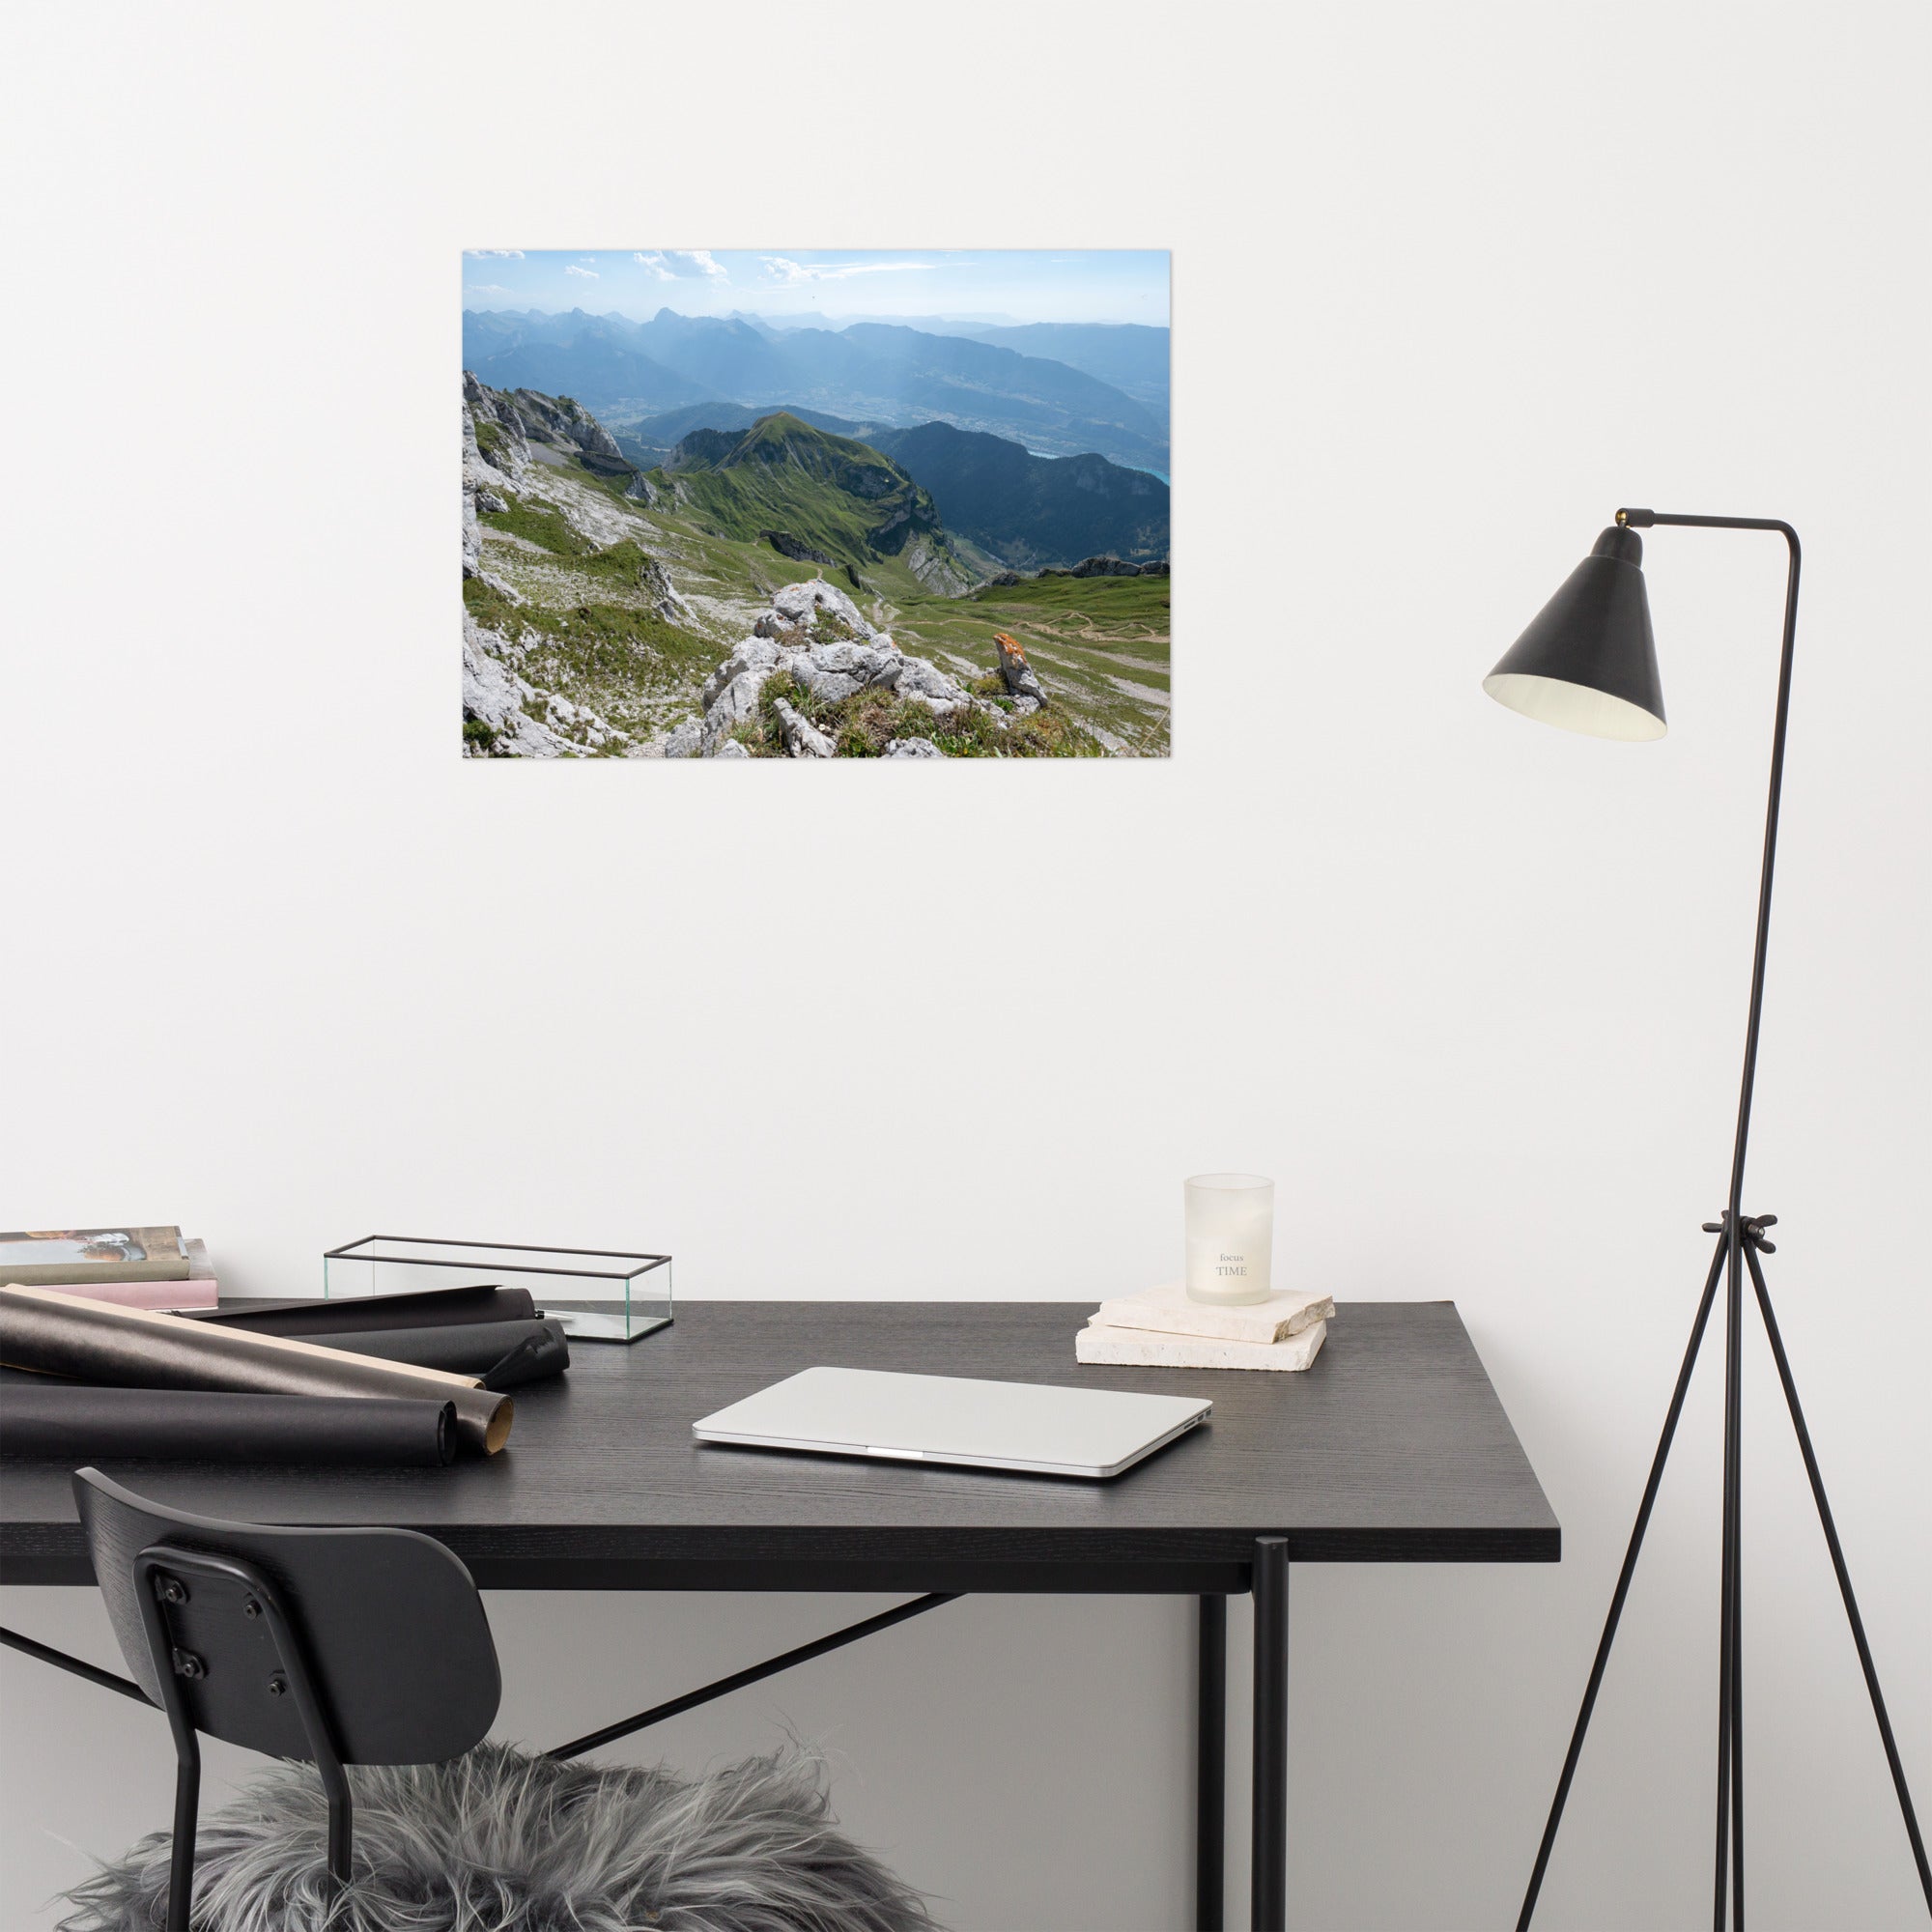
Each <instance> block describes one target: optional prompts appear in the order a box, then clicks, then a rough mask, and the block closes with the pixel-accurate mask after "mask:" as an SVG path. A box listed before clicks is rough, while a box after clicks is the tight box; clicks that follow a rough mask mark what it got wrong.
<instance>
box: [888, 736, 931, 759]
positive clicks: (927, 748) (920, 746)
mask: <svg viewBox="0 0 1932 1932" xmlns="http://www.w3.org/2000/svg"><path fill="white" fill-rule="evenodd" d="M945 755H946V753H944V752H942V751H941V750H940V749H939V747H938V746H937V745H935V744H934V743H933V742H932V740H931V739H930V738H895V739H894V740H893V741H892V742H891V743H890V744H889V745H888V746H887V747H886V756H887V757H889V758H943V757H945Z"/></svg>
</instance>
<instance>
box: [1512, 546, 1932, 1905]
mask: <svg viewBox="0 0 1932 1932" xmlns="http://www.w3.org/2000/svg"><path fill="white" fill-rule="evenodd" d="M1617 523H1618V524H1619V525H1620V526H1630V527H1634V528H1637V529H1646V528H1649V527H1650V526H1652V525H1655V524H1673V525H1685V526H1691V527H1694V528H1699V529H1720V530H1776V532H1777V533H1778V534H1779V535H1781V536H1782V537H1783V538H1784V541H1785V544H1786V547H1787V549H1788V551H1789V554H1790V569H1789V572H1788V574H1787V576H1786V579H1785V592H1784V642H1783V649H1782V652H1781V654H1780V657H1779V661H1778V670H1777V714H1776V723H1775V724H1774V725H1773V727H1772V740H1771V796H1770V802H1769V804H1768V805H1767V807H1766V809H1765V820H1764V863H1763V867H1762V869H1761V871H1760V873H1759V876H1758V897H1757V938H1756V944H1755V947H1754V949H1753V952H1752V957H1751V988H1750V1016H1749V1019H1748V1021H1747V1025H1746V1028H1745V1066H1744V1081H1743V1086H1742V1090H1741V1092H1740V1094H1739V1097H1738V1129H1737V1138H1736V1140H1735V1142H1734V1143H1733V1145H1732V1150H1731V1186H1730V1194H1729V1196H1728V1198H1727V1201H1726V1205H1725V1208H1724V1211H1723V1213H1722V1214H1721V1215H1720V1216H1719V1218H1718V1219H1717V1220H1716V1221H1707V1222H1706V1223H1705V1224H1704V1232H1705V1233H1706V1234H1712V1235H1716V1236H1718V1247H1717V1252H1716V1253H1715V1254H1714V1255H1713V1256H1712V1258H1711V1268H1710V1272H1709V1274H1707V1275H1706V1277H1705V1280H1704V1293H1703V1295H1702V1297H1701V1298H1700V1299H1699V1301H1698V1303H1697V1316H1696V1320H1695V1321H1693V1322H1692V1323H1691V1324H1690V1346H1689V1348H1687V1349H1686V1350H1685V1351H1684V1366H1683V1367H1682V1368H1681V1369H1680V1370H1679V1371H1678V1374H1677V1386H1676V1388H1675V1389H1674V1390H1673V1391H1672V1393H1671V1397H1670V1406H1669V1408H1668V1410H1667V1411H1666V1412H1665V1414H1664V1418H1663V1434H1662V1436H1661V1437H1660V1438H1659V1439H1658V1444H1657V1454H1656V1456H1655V1457H1654V1458H1653V1459H1652V1462H1651V1465H1650V1480H1649V1481H1648V1482H1647V1483H1646V1484H1645V1485H1644V1491H1643V1500H1642V1501H1641V1502H1640V1503H1639V1504H1638V1506H1637V1513H1636V1523H1635V1526H1634V1528H1633V1529H1632V1531H1631V1539H1630V1547H1629V1548H1627V1549H1626V1550H1625V1552H1624V1562H1623V1568H1622V1570H1621V1571H1619V1572H1618V1575H1617V1584H1616V1588H1615V1590H1614V1591H1613V1592H1612V1593H1611V1596H1610V1609H1609V1615H1608V1616H1607V1617H1606V1618H1605V1623H1604V1634H1603V1636H1602V1638H1601V1639H1600V1640H1599V1642H1598V1644H1597V1655H1596V1660H1595V1662H1593V1663H1592V1664H1591V1666H1590V1676H1589V1681H1588V1683H1587V1684H1586V1685H1585V1686H1584V1690H1583V1703H1582V1708H1581V1709H1580V1710H1579V1711H1578V1712H1577V1727H1576V1729H1575V1730H1574V1731H1573V1732H1572V1733H1571V1737H1570V1749H1569V1753H1568V1755H1567V1756H1566V1757H1565V1758H1564V1760H1563V1772H1562V1776H1560V1777H1558V1779H1557V1780H1556V1796H1555V1798H1554V1800H1553V1801H1552V1802H1551V1804H1550V1806H1549V1818H1548V1823H1547V1824H1546V1825H1545V1826H1544V1828H1543V1842H1542V1843H1541V1844H1540V1845H1539V1846H1538V1847H1537V1853H1536V1865H1535V1868H1534V1869H1533V1870H1532V1871H1531V1873H1530V1875H1529V1889H1528V1890H1527V1891H1526V1892H1525V1893H1524V1894H1523V1901H1522V1911H1521V1914H1520V1916H1519V1918H1518V1919H1517V1932H1529V1922H1530V1919H1531V1918H1532V1916H1533V1915H1534V1913H1535V1911H1536V1900H1537V1894H1538V1893H1539V1892H1540V1891H1541V1890H1542V1889H1543V1875H1544V1873H1545V1871H1546V1870H1547V1869H1548V1864H1549V1853H1550V1849H1551V1847H1552V1846H1553V1845H1554V1844H1555V1842H1556V1830H1557V1827H1558V1825H1559V1824H1560V1823H1561V1822H1562V1818H1563V1805H1564V1802H1565V1800H1566V1799H1568V1797H1569V1796H1570V1785H1571V1781H1572V1780H1573V1779H1574V1778H1575V1776H1576V1775H1577V1758H1578V1757H1579V1756H1580V1755H1581V1753H1582V1749H1583V1736H1584V1733H1585V1732H1586V1731H1587V1730H1588V1729H1589V1727H1590V1714H1591V1712H1592V1711H1593V1710H1594V1709H1595V1707H1596V1702H1597V1692H1598V1690H1599V1689H1600V1688H1601V1687H1602V1685H1603V1681H1604V1669H1605V1665H1606V1664H1607V1663H1608V1662H1609V1658H1610V1646H1611V1644H1612V1643H1613V1642H1614V1641H1615V1638H1616V1634H1617V1621H1618V1619H1619V1618H1620V1617H1621V1616H1622V1615H1623V1608H1624V1599H1625V1598H1626V1597H1627V1596H1628V1595H1629V1594H1630V1585H1631V1577H1633V1575H1634V1573H1635V1570H1636V1560H1637V1553H1638V1551H1639V1550H1640V1549H1641V1548H1643V1536H1644V1531H1645V1530H1646V1529H1647V1528H1648V1527H1649V1525H1650V1513H1651V1509H1652V1506H1653V1505H1654V1504H1655V1503H1656V1501H1657V1492H1658V1488H1659V1485H1660V1484H1661V1483H1662V1480H1663V1465H1664V1463H1665V1462H1666V1461H1667V1460H1668V1458H1669V1455H1670V1444H1671V1439H1672V1437H1673V1436H1674V1435H1676V1433H1677V1421H1678V1417H1679V1416H1680V1414H1681V1413H1682V1412H1683V1408H1684V1397H1685V1394H1686V1392H1687V1391H1688V1390H1689V1388H1690V1376H1691V1372H1692V1370H1694V1369H1695V1367H1696V1365H1697V1352H1698V1350H1699V1349H1700V1348H1701V1347H1702V1346H1703V1341H1704V1334H1705V1330H1706V1328H1707V1327H1708V1325H1709V1322H1710V1317H1711V1309H1712V1305H1713V1303H1714V1301H1715V1299H1716V1297H1717V1292H1718V1283H1719V1280H1722V1282H1723V1283H1724V1487H1723V1531H1722V1541H1723V1549H1722V1556H1721V1561H1720V1566H1719V1579H1720V1580H1719V1632H1718V1816H1717V1858H1716V1870H1715V1874H1714V1878H1713V1905H1712V1925H1713V1927H1714V1928H1715V1932H1725V1920H1726V1916H1727V1908H1728V1917H1729V1922H1730V1924H1731V1926H1732V1927H1733V1928H1735V1932H1744V1923H1745V1787H1744V1657H1743V1632H1744V1605H1743V1599H1744V1588H1743V1574H1742V1569H1743V1566H1742V1562H1741V1547H1742V1538H1741V1535H1740V1527H1741V1525H1740V1520H1739V1519H1740V1517H1741V1515H1742V1507H1741V1499H1742V1476H1743V1468H1742V1464H1743V1453H1742V1452H1743V1413H1744V1379H1743V1363H1742V1359H1741V1356H1742V1348H1743V1342H1744V1282H1745V1276H1746V1275H1747V1274H1748V1275H1749V1276H1750V1282H1751V1287H1752V1290H1753V1292H1754V1293H1755V1295H1756V1298H1757V1306H1758V1313H1759V1314H1760V1316H1761V1317H1762V1318H1763V1321H1764V1329H1765V1334H1766V1336H1767V1338H1768V1339H1769V1341H1770V1343H1771V1352H1772V1357H1773V1359H1774V1361H1775V1362H1776V1365H1777V1377H1778V1380H1779V1382H1780V1383H1782V1385H1783V1388H1784V1400H1785V1405H1786V1406H1787V1407H1788V1408H1789V1409H1790V1411H1791V1424H1792V1427H1793V1429H1794V1430H1796V1432H1797V1435H1798V1446H1799V1449H1800V1450H1801V1451H1802V1452H1803V1455H1804V1473H1805V1475H1806V1476H1807V1477H1808V1478H1809V1479H1810V1484H1811V1495H1812V1499H1813V1501H1814V1502H1815V1503H1816V1504H1817V1506H1818V1520H1819V1521H1820V1523H1821V1524H1822V1525H1823V1526H1824V1531H1825V1544H1826V1547H1827V1548H1828V1549H1829V1550H1830V1551H1831V1555H1832V1567H1833V1571H1834V1572H1835V1573H1836V1575H1837V1578H1838V1591H1839V1594H1840V1595H1841V1596H1842V1597H1843V1599H1844V1603H1845V1615H1846V1618H1847V1619H1848V1621H1849V1622H1850V1624H1851V1628H1852V1640H1853V1642H1854V1643H1855V1644H1856V1645H1857V1646H1858V1653H1859V1663H1860V1666H1861V1668H1862V1670H1863V1671H1864V1677H1865V1689H1866V1690H1869V1691H1870V1693H1871V1703H1872V1715H1873V1716H1874V1717H1875V1718H1876V1719H1878V1732H1879V1737H1880V1739H1881V1741H1882V1742H1883V1743H1884V1746H1885V1755H1886V1762H1887V1763H1888V1764H1889V1766H1890V1768H1891V1781H1892V1786H1893V1788H1894V1790H1896V1792H1897V1794H1898V1808H1899V1811H1900V1813H1901V1814H1902V1815H1903V1817H1904V1820H1905V1831H1906V1835H1907V1837H1908V1838H1910V1840H1911V1841H1912V1856H1913V1858H1914V1859H1915V1860H1916V1861H1917V1862H1918V1883H1919V1885H1920V1887H1921V1888H1922V1889H1923V1890H1924V1893H1925V1904H1926V1909H1927V1911H1928V1912H1932V1866H1928V1865H1927V1862H1926V1858H1925V1841H1924V1839H1923V1838H1922V1837H1921V1836H1920V1835H1919V1831H1918V1816H1917V1814H1916V1813H1915V1812H1914V1810H1913V1808H1912V1793H1911V1792H1910V1790H1909V1789H1908V1788H1907V1786H1906V1782H1905V1768H1904V1766H1903V1765H1902V1764H1901V1763H1900V1762H1899V1756H1898V1745H1897V1742H1896V1740H1895V1739H1894V1738H1893V1736H1892V1731H1891V1719H1889V1717H1888V1716H1887V1715H1886V1708H1885V1697H1884V1695H1883V1693H1882V1692H1881V1691H1880V1690H1879V1683H1878V1671H1877V1668H1876V1666H1875V1665H1874V1664H1873V1662H1872V1656H1871V1646H1870V1645H1869V1644H1868V1643H1867V1642H1866V1640H1865V1628H1864V1621H1863V1619H1862V1618H1861V1616H1860V1615H1859V1605H1858V1599H1857V1598H1856V1597H1855V1596H1854V1595H1853V1594H1852V1579H1851V1574H1850V1572H1849V1571H1848V1570H1847V1569H1846V1567H1845V1555H1844V1551H1843V1549H1842V1548H1840V1547H1839V1543H1838V1532H1837V1527H1836V1525H1835V1524H1834V1523H1833V1520H1832V1505H1831V1503H1830V1501H1829V1500H1828V1499H1827V1497H1826V1494H1825V1481H1824V1478H1823V1477H1822V1476H1821V1475H1820V1474H1819V1471H1818V1459H1817V1456H1816V1455H1815V1454H1814V1453H1813V1451H1812V1447H1811V1434H1810V1431H1809V1430H1807V1429H1806V1428H1805V1426H1804V1409H1803V1408H1802V1407H1801V1406H1800V1405H1799V1401H1798V1386H1797V1383H1796V1382H1795V1381H1794V1380H1793V1379H1792V1375H1791V1364H1790V1361H1789V1360H1788V1359H1787V1357H1786V1355H1785V1352H1784V1342H1783V1339H1782V1337H1781V1336H1780V1335H1779V1334H1778V1329H1777V1319H1776V1316H1775V1315H1774V1314H1773V1313H1772V1307H1771V1293H1770V1291H1769V1290H1768V1289H1767V1288H1766V1286H1765V1280H1764V1268H1763V1266H1762V1264H1760V1262H1759V1260H1758V1257H1759V1256H1760V1255H1768V1254H1772V1253H1774V1252H1776V1250H1775V1249H1774V1247H1773V1245H1772V1243H1771V1242H1770V1241H1769V1240H1767V1239H1766V1238H1765V1230H1766V1229H1768V1228H1771V1227H1773V1226H1775V1225H1776V1221H1777V1216H1776V1214H1749V1215H1747V1214H1746V1213H1745V1212H1744V1210H1743V1200H1744V1182H1745V1151H1746V1147H1747V1142H1748V1140H1749V1137H1750V1115H1751V1090H1752V1087H1753V1084H1754V1083H1755V1080H1756V1076H1757V1042H1758V1023H1759V1020H1760V1018H1761V1017H1762V1014H1763V1010H1764V961H1765V951H1766V947H1767V944H1768V942H1769V940H1770V937H1771V887H1772V874H1773V868H1774V867H1775V864H1776V857H1777V811H1778V801H1779V795H1780V793H1781V792H1782V790H1783V785H1784V738H1785V725H1786V722H1787V719H1788V717H1789V714H1790V709H1791V659H1792V651H1793V647H1794V645H1795V643H1796V640H1797V635H1798V569H1799V562H1800V552H1799V547H1798V532H1797V531H1796V530H1794V529H1793V528H1792V527H1791V526H1790V525H1789V524H1786V523H1780V522H1778V521H1777V520H1776V519H1775V518H1762V517H1681V516H1667V515H1665V514H1664V513H1663V512H1662V511H1658V510H1631V509H1625V510H1619V511H1618V512H1617Z"/></svg>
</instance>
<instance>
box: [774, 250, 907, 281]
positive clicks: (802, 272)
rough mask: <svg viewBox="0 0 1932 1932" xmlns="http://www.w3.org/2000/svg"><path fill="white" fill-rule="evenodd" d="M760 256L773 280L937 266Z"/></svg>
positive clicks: (816, 278) (887, 272)
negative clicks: (801, 259) (797, 259)
mask: <svg viewBox="0 0 1932 1932" xmlns="http://www.w3.org/2000/svg"><path fill="white" fill-rule="evenodd" d="M762 259H763V261H764V265H765V273H766V274H768V275H769V276H771V278H772V279H773V280H774V281H777V282H842V281H846V280H848V279H849V278H850V277H851V276H853V275H890V274H895V273H899V272H902V271H904V270H923V269H932V268H935V267H937V266H938V265H937V264H936V263H933V262H794V261H793V260H791V258H790V257H789V256H786V255H766V256H764V257H763V258H762Z"/></svg>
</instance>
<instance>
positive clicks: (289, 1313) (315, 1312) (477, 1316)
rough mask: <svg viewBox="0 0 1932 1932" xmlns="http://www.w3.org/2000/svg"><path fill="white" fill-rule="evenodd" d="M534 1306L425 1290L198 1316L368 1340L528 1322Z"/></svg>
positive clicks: (517, 1292)
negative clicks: (391, 1333) (392, 1331)
mask: <svg viewBox="0 0 1932 1932" xmlns="http://www.w3.org/2000/svg"><path fill="white" fill-rule="evenodd" d="M536 1317H537V1310H536V1303H535V1302H534V1301H532V1300H531V1299H530V1292H529V1290H528V1289H526V1288H496V1287H493V1286H491V1285H490V1284H488V1283H485V1284H483V1285H482V1286H481V1287H476V1288H424V1289H415V1290H412V1291H411V1292H410V1293H407V1294H351V1295H340V1294H339V1295H336V1296H335V1297H334V1298H333V1299H332V1300H321V1301H316V1300H309V1301H256V1302H230V1303H229V1304H228V1305H227V1306H226V1307H225V1308H213V1309H210V1310H209V1311H208V1312H207V1313H206V1314H205V1315H203V1314H198V1315H196V1316H195V1318H194V1319H195V1320H196V1321H206V1322H209V1323H211V1324H212V1325H213V1326H214V1327H217V1328H248V1329H252V1330H253V1331H254V1332H255V1333H256V1334H258V1335H296V1336H307V1337H310V1338H313V1337H315V1336H318V1335H339V1334H340V1335H346V1334H356V1335H367V1334H373V1333H374V1332H375V1331H376V1330H377V1329H379V1328H438V1327H441V1326H442V1325H443V1324H444V1323H449V1324H452V1325H454V1324H457V1323H461V1322H480V1321H534V1320H535V1319H536Z"/></svg>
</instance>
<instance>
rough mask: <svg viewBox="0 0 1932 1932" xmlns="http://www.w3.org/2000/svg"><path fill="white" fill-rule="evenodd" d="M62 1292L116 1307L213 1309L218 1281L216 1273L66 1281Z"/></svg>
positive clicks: (61, 1286) (217, 1292)
mask: <svg viewBox="0 0 1932 1932" xmlns="http://www.w3.org/2000/svg"><path fill="white" fill-rule="evenodd" d="M60 1292H61V1293H63V1294H78V1295H83V1296H85V1297H86V1299H87V1300H89V1301H105V1302H109V1303H111V1304H112V1305H113V1306H114V1307H116V1308H157V1309H163V1310H168V1309H177V1308H213V1306H214V1304H215V1301H216V1299H217V1297H218V1294H219V1284H218V1283H217V1282H216V1281H215V1279H214V1277H213V1275H204V1276H202V1277H201V1279H200V1280H198V1281H90V1282H79V1281H64V1282H62V1283H61V1285H60Z"/></svg>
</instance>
